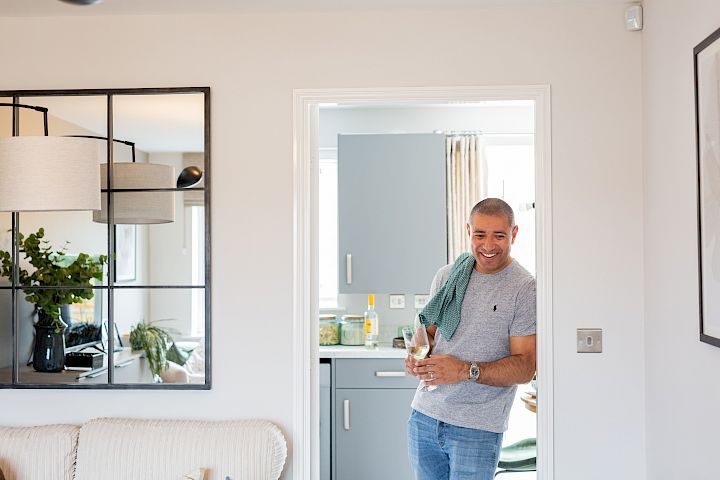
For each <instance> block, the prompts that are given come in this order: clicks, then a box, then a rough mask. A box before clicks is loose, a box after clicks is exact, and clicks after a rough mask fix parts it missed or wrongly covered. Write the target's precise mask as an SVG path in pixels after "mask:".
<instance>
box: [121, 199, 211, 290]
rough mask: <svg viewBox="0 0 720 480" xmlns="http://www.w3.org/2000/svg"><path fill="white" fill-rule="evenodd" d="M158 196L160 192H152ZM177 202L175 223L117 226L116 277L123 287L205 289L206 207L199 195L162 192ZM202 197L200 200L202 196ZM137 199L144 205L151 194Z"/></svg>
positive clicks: (135, 200) (134, 200)
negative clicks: (155, 286)
mask: <svg viewBox="0 0 720 480" xmlns="http://www.w3.org/2000/svg"><path fill="white" fill-rule="evenodd" d="M152 193H156V192H152ZM161 193H162V194H164V195H171V196H172V197H173V198H174V202H173V204H174V205H173V208H174V217H175V221H174V222H171V223H162V224H155V225H117V226H116V230H115V232H116V234H115V245H116V251H117V257H116V258H117V263H116V267H115V269H116V277H115V281H116V282H117V283H119V284H125V283H131V284H134V285H150V286H154V285H173V286H187V285H201V286H204V285H205V207H204V205H203V203H202V202H203V199H202V193H203V192H199V191H187V192H161ZM196 194H199V198H198V195H196ZM123 195H133V196H134V197H133V199H132V201H133V202H141V203H142V199H143V196H144V195H147V193H145V192H142V193H137V192H133V193H125V194H123Z"/></svg>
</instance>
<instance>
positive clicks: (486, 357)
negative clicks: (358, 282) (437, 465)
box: [412, 260, 537, 433]
mask: <svg viewBox="0 0 720 480" xmlns="http://www.w3.org/2000/svg"><path fill="white" fill-rule="evenodd" d="M451 268H452V265H446V266H445V267H443V268H441V269H440V270H439V271H438V272H437V273H436V274H435V278H434V279H433V282H432V286H431V289H430V293H431V295H434V294H435V293H436V292H437V291H438V290H439V289H440V288H441V287H442V285H443V284H444V283H445V282H446V281H447V278H448V275H449V274H450V270H451ZM536 316H537V315H536V299H535V279H534V278H533V276H532V275H531V274H530V273H529V272H528V271H527V270H525V269H524V268H523V267H522V266H521V265H520V264H519V263H517V262H516V261H515V260H513V261H512V262H511V263H510V265H508V266H507V267H505V268H504V269H502V270H501V271H499V272H497V273H493V274H483V273H480V272H478V271H477V270H473V271H472V275H471V276H470V282H469V284H468V287H467V290H466V291H465V298H464V299H463V303H462V308H461V311H460V324H459V325H458V327H457V330H455V333H454V334H453V336H452V339H451V340H450V341H446V340H445V339H444V338H443V337H442V335H441V334H440V333H439V332H438V333H437V334H436V336H435V347H434V349H433V353H435V354H447V355H453V356H455V357H457V358H459V359H461V360H464V361H468V362H469V361H476V362H494V361H496V360H499V359H501V358H503V357H507V356H509V355H510V343H509V342H510V339H509V337H523V336H527V335H535V320H536ZM516 389H517V386H512V387H492V386H489V385H482V384H479V383H475V382H471V381H461V382H460V383H455V384H451V385H438V388H437V389H435V390H433V391H429V392H428V391H425V390H421V389H420V388H418V390H417V391H416V392H415V398H414V399H413V402H412V408H414V409H415V410H417V411H418V412H421V413H423V414H425V415H427V416H429V417H432V418H434V419H436V420H440V421H442V422H445V423H449V424H451V425H457V426H460V427H467V428H476V429H481V430H487V431H490V432H497V433H500V432H504V431H505V430H507V426H508V417H509V416H510V408H511V407H512V403H513V400H514V398H515V391H516Z"/></svg>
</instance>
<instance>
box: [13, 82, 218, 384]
mask: <svg viewBox="0 0 720 480" xmlns="http://www.w3.org/2000/svg"><path fill="white" fill-rule="evenodd" d="M193 93H194V94H202V95H203V99H204V110H203V113H204V119H203V123H204V132H203V135H204V165H203V186H202V187H191V188H164V189H147V190H148V191H171V192H181V191H186V190H191V191H192V190H195V191H198V190H200V191H203V194H204V209H205V215H204V216H205V232H204V234H205V265H204V267H205V284H204V285H202V286H201V285H115V278H114V273H115V272H114V269H115V266H114V262H108V269H107V272H108V279H107V284H106V285H103V286H100V287H96V289H97V288H100V289H102V290H104V291H105V292H107V309H108V312H107V313H108V319H107V332H108V341H107V351H113V350H114V346H115V339H116V336H117V333H116V332H115V322H114V315H115V311H114V293H115V291H116V290H122V289H167V288H175V289H178V288H180V289H187V290H188V291H192V290H193V289H199V288H200V289H203V290H204V292H205V319H204V320H205V327H204V328H205V332H204V333H205V334H204V338H203V341H204V347H205V359H204V360H205V382H204V383H201V384H189V383H182V384H180V383H178V384H174V383H147V384H142V383H132V384H129V383H126V384H122V383H114V373H115V371H114V370H115V365H114V358H113V357H114V356H113V355H108V369H107V375H108V383H105V384H82V383H57V384H55V383H20V375H19V367H20V362H19V361H18V353H19V345H18V328H19V324H18V321H19V318H18V310H17V302H18V292H21V291H22V285H20V284H19V282H18V281H17V279H16V278H13V279H11V284H10V285H9V286H3V287H0V289H3V290H11V293H12V328H11V331H12V359H13V360H12V361H13V364H12V382H11V383H5V384H0V389H72V390H88V389H89V390H108V389H109V390H158V389H161V390H210V389H211V388H212V342H211V323H212V322H211V313H212V306H211V301H210V299H211V298H212V296H211V268H210V266H211V252H212V248H211V230H210V218H211V214H210V207H211V206H210V198H211V195H210V188H211V175H210V164H211V162H210V159H211V148H210V138H211V137H210V87H177V88H176V87H171V88H112V89H71V90H2V91H0V98H1V97H4V98H12V102H13V103H22V101H21V99H22V98H23V97H58V96H66V97H70V96H100V97H105V98H106V99H107V107H106V116H107V120H106V127H107V137H108V138H107V140H106V143H107V159H108V163H109V164H110V165H111V167H110V168H109V169H108V172H107V175H108V185H109V186H111V187H112V184H111V183H110V178H109V177H110V175H111V172H112V164H113V163H114V159H113V148H112V141H113V140H114V137H113V120H114V117H113V98H114V97H115V96H127V95H139V96H149V95H168V94H193ZM15 128H18V127H17V124H16V126H15ZM117 191H127V190H122V189H118V190H116V189H112V188H109V189H103V192H107V193H108V195H107V196H106V206H107V207H108V211H109V212H111V208H110V207H111V206H112V196H113V193H115V192H117ZM132 191H134V190H132ZM143 191H144V190H143ZM112 220H113V219H112V214H111V215H110V218H109V221H108V223H107V229H108V237H107V240H108V246H107V251H108V252H113V251H115V248H114V245H115V228H114V227H115V223H114V222H113V221H112ZM18 224H19V213H18V212H12V244H13V250H14V255H13V258H14V259H17V258H18V257H19V253H18V247H19V246H18V238H17V232H18Z"/></svg>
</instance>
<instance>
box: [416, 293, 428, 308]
mask: <svg viewBox="0 0 720 480" xmlns="http://www.w3.org/2000/svg"><path fill="white" fill-rule="evenodd" d="M429 301H430V295H415V309H416V310H417V309H418V308H425V305H427V303H428V302H429Z"/></svg>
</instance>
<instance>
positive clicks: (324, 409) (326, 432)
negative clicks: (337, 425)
mask: <svg viewBox="0 0 720 480" xmlns="http://www.w3.org/2000/svg"><path fill="white" fill-rule="evenodd" d="M319 373H320V480H330V479H331V478H332V477H331V473H330V455H331V451H332V450H331V437H332V436H331V434H330V431H331V426H332V417H331V415H332V413H331V412H332V410H331V408H330V402H331V399H332V395H331V391H330V389H331V386H332V385H331V383H330V376H331V367H330V363H321V364H320V372H319Z"/></svg>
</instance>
